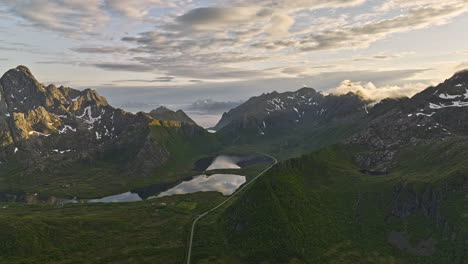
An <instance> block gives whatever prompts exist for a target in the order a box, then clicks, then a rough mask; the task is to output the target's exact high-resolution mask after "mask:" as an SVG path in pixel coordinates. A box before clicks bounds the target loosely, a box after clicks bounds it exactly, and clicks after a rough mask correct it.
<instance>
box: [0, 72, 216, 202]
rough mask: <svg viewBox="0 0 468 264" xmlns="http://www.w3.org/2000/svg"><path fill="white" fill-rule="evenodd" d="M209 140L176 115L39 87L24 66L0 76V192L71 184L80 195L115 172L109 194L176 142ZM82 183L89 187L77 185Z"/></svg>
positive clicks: (157, 163)
mask: <svg viewBox="0 0 468 264" xmlns="http://www.w3.org/2000/svg"><path fill="white" fill-rule="evenodd" d="M155 117H156V118H157V119H155ZM209 136H210V135H209V133H207V132H206V131H205V129H203V128H201V127H199V126H197V125H196V124H195V122H193V120H191V119H190V118H189V117H188V116H187V115H186V114H185V113H183V112H182V111H180V110H179V111H177V112H172V111H170V110H168V109H165V108H158V109H156V110H154V111H152V112H150V113H149V114H145V113H142V112H140V113H137V114H132V113H128V112H126V111H124V110H122V109H117V108H114V107H112V106H111V105H109V104H108V102H107V101H106V99H105V98H103V97H102V96H100V95H99V94H98V93H97V92H96V91H94V90H91V89H86V90H83V91H79V90H75V89H72V88H67V87H63V86H61V87H56V86H55V85H52V84H51V85H48V86H44V85H42V84H41V83H39V82H38V81H37V80H36V78H35V77H34V76H33V74H32V73H31V72H30V71H29V69H28V68H26V67H25V66H18V67H17V68H15V69H11V70H9V71H8V72H6V73H5V74H4V75H3V76H2V77H1V78H0V162H1V164H0V166H2V167H3V168H2V173H0V174H3V176H4V177H5V178H6V179H7V180H5V181H3V182H4V184H3V186H0V189H3V190H4V191H6V190H10V191H18V188H19V187H18V188H17V186H18V185H19V186H21V188H19V190H20V191H30V190H36V191H37V190H38V189H39V190H47V191H46V192H51V193H55V192H59V193H60V186H64V185H66V186H71V185H72V186H75V185H76V188H75V189H76V190H77V193H75V194H74V195H76V196H77V195H80V194H82V195H86V193H87V191H88V189H96V187H97V185H100V187H102V185H101V184H98V182H102V181H103V180H104V181H105V179H107V180H109V178H108V177H110V178H112V179H113V181H114V182H118V181H117V180H116V179H117V178H119V176H116V175H121V177H122V181H121V183H118V184H114V185H116V186H114V187H111V188H110V189H114V190H115V188H119V187H118V186H119V185H121V186H125V185H126V184H127V183H128V182H129V181H134V180H135V178H141V179H142V180H145V177H151V175H152V174H153V172H154V170H155V169H157V168H158V167H161V166H162V165H163V164H166V163H167V162H168V161H170V160H171V156H175V155H177V154H176V152H177V151H179V150H178V149H176V150H174V149H171V144H173V143H174V142H175V139H176V138H177V139H179V138H180V139H181V140H182V141H183V140H187V142H185V143H186V144H187V146H188V145H190V144H192V143H193V141H191V139H193V138H197V137H201V138H203V137H209ZM200 144H201V143H200ZM188 148H190V147H189V146H188ZM194 149H199V147H196V148H195V147H194ZM202 149H206V148H202ZM195 151H201V152H202V151H203V150H195ZM130 174H131V175H132V176H131V177H130V176H129V175H130ZM96 178H97V179H96ZM19 179H21V180H19ZM86 181H90V182H92V185H93V187H92V188H88V187H89V185H87V184H84V186H82V188H81V187H79V186H80V185H82V184H83V182H86ZM102 184H106V182H102ZM38 186H41V187H40V188H38ZM120 188H122V187H120ZM57 190H58V191H57ZM78 190H80V191H78ZM81 191H83V193H81ZM62 195H63V194H62Z"/></svg>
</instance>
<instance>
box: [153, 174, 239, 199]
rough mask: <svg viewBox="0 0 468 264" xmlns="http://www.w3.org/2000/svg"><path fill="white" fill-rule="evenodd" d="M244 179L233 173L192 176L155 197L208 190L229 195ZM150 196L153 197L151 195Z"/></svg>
mask: <svg viewBox="0 0 468 264" xmlns="http://www.w3.org/2000/svg"><path fill="white" fill-rule="evenodd" d="M245 181H246V179H245V176H240V175H234V174H213V175H211V176H206V175H200V176H195V177H193V179H192V180H190V181H186V182H182V183H181V184H179V185H177V186H175V187H174V188H172V189H169V190H167V191H165V192H162V193H160V194H159V195H158V196H157V197H163V196H168V195H174V194H186V193H194V192H209V191H215V192H220V193H222V194H224V195H230V194H232V193H233V192H234V191H235V190H237V188H239V186H241V185H242V184H244V183H245ZM150 198H155V197H154V196H153V197H150Z"/></svg>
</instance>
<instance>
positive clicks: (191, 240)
mask: <svg viewBox="0 0 468 264" xmlns="http://www.w3.org/2000/svg"><path fill="white" fill-rule="evenodd" d="M263 155H266V156H268V157H270V158H272V159H273V160H274V161H275V163H274V164H272V165H271V166H269V167H268V168H266V169H264V170H263V171H262V172H260V173H259V174H258V175H257V176H255V177H254V178H253V179H252V180H250V181H249V182H247V183H246V184H244V185H243V186H242V187H241V188H239V189H238V190H237V191H236V192H235V193H233V194H231V195H230V196H229V197H228V198H226V200H224V201H223V202H221V203H220V204H218V205H216V206H215V207H213V208H211V209H210V210H208V211H206V212H204V213H203V214H201V215H199V216H198V217H197V218H195V220H194V221H193V223H192V229H191V230H190V240H189V244H188V253H187V264H190V260H191V257H192V244H193V234H194V233H195V225H196V224H197V222H198V221H199V220H200V219H202V218H203V217H204V216H205V215H207V214H209V213H211V212H213V211H214V210H216V209H218V208H219V207H221V206H223V205H224V204H225V203H227V202H228V201H229V200H231V199H232V198H234V197H235V196H236V195H237V194H238V193H240V192H242V190H244V189H245V188H246V187H247V186H249V185H250V184H251V183H252V182H254V181H256V180H257V179H258V178H259V177H260V176H262V175H263V174H265V172H267V171H268V170H269V169H271V168H272V167H273V166H275V165H276V163H278V160H277V159H275V157H273V156H270V155H268V154H263Z"/></svg>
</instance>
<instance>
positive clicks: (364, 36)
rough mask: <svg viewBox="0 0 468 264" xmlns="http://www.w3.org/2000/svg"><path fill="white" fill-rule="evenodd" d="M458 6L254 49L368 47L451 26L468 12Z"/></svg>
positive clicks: (412, 11) (429, 8)
mask: <svg viewBox="0 0 468 264" xmlns="http://www.w3.org/2000/svg"><path fill="white" fill-rule="evenodd" d="M458 3H459V4H454V5H443V6H423V7H417V8H412V9H410V10H409V11H408V14H406V15H399V16H396V17H394V18H390V19H383V20H380V21H377V22H369V23H364V24H363V25H357V26H348V27H344V28H339V29H334V30H329V31H325V32H321V33H311V34H309V35H307V36H305V37H301V38H298V39H295V40H281V41H274V42H266V43H261V42H260V43H256V44H255V45H253V46H254V47H257V48H267V49H284V48H294V49H298V50H301V51H303V52H311V51H321V50H334V49H353V48H366V47H368V46H369V45H370V44H371V43H372V42H375V41H377V40H380V39H383V38H385V37H386V36H388V35H390V34H393V33H398V32H405V31H410V30H415V29H421V28H425V27H428V26H431V25H441V24H445V23H448V22H449V21H450V19H451V18H454V17H456V16H458V15H460V14H463V13H465V12H467V11H468V6H467V5H465V4H463V3H461V2H458Z"/></svg>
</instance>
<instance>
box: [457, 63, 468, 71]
mask: <svg viewBox="0 0 468 264" xmlns="http://www.w3.org/2000/svg"><path fill="white" fill-rule="evenodd" d="M466 69H468V61H465V62H462V63H460V64H458V65H457V66H456V67H455V70H456V71H461V70H466Z"/></svg>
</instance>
